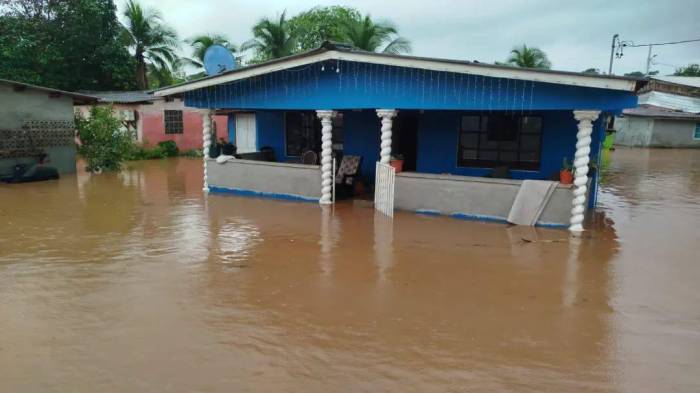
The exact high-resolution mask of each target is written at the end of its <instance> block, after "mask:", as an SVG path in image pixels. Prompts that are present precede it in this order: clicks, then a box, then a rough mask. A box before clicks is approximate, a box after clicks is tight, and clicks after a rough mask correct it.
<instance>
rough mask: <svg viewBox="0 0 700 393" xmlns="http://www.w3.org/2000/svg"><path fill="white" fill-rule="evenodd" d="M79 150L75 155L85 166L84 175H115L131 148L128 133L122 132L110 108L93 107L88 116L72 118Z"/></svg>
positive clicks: (131, 141) (129, 134) (130, 137)
mask: <svg viewBox="0 0 700 393" xmlns="http://www.w3.org/2000/svg"><path fill="white" fill-rule="evenodd" d="M75 125H76V128H77V129H78V138H79V139H80V146H78V153H80V155H81V156H83V158H84V159H85V161H86V162H87V170H88V171H93V172H94V171H101V170H108V171H116V170H119V168H121V163H122V162H123V161H125V160H126V159H127V157H128V156H129V154H130V153H131V150H132V148H133V139H132V135H131V133H129V132H128V131H125V130H122V125H121V122H120V121H119V119H117V118H116V117H114V112H113V110H112V107H111V106H93V107H92V108H90V116H88V117H83V116H81V115H79V114H78V115H76V116H75Z"/></svg>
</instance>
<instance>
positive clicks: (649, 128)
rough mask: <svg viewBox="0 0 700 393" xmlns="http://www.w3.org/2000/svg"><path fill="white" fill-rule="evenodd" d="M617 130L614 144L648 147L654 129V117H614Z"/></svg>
mask: <svg viewBox="0 0 700 393" xmlns="http://www.w3.org/2000/svg"><path fill="white" fill-rule="evenodd" d="M615 126H616V128H617V132H616V133H615V145H619V146H638V147H648V146H649V144H650V143H651V134H652V132H653V129H654V119H653V118H650V117H635V116H627V117H618V118H616V119H615Z"/></svg>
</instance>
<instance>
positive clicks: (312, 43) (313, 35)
mask: <svg viewBox="0 0 700 393" xmlns="http://www.w3.org/2000/svg"><path fill="white" fill-rule="evenodd" d="M360 17H361V14H360V12H359V11H357V10H356V9H354V8H350V7H342V6H331V7H314V8H312V9H310V10H308V11H305V12H302V13H300V14H298V15H296V16H294V17H293V18H291V19H290V20H289V30H290V34H291V35H292V36H294V37H297V49H296V50H297V51H307V50H311V49H316V48H318V47H319V46H321V44H322V43H323V42H324V41H342V40H343V39H344V38H345V30H344V26H346V25H347V24H348V23H349V22H350V21H355V20H359V19H360Z"/></svg>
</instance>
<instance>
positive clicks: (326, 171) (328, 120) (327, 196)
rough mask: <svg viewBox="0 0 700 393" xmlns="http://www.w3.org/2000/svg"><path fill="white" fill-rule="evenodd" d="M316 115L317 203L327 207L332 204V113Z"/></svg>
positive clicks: (333, 114)
mask: <svg viewBox="0 0 700 393" xmlns="http://www.w3.org/2000/svg"><path fill="white" fill-rule="evenodd" d="M316 115H317V116H318V118H319V119H321V199H319V201H318V202H319V203H320V204H322V205H329V204H331V203H333V202H332V200H331V192H332V189H333V164H332V162H333V158H332V157H331V156H332V154H333V151H332V146H333V141H332V140H333V118H334V117H335V112H334V111H316Z"/></svg>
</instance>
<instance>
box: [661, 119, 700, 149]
mask: <svg viewBox="0 0 700 393" xmlns="http://www.w3.org/2000/svg"><path fill="white" fill-rule="evenodd" d="M697 123H700V122H694V121H687V120H666V119H656V120H654V126H653V128H654V129H653V132H652V134H651V142H650V143H649V146H651V147H700V139H693V135H694V133H695V125H696V124H697Z"/></svg>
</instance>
